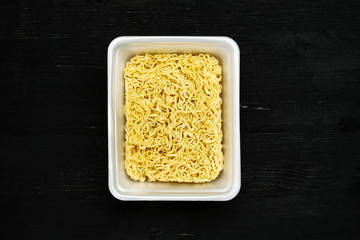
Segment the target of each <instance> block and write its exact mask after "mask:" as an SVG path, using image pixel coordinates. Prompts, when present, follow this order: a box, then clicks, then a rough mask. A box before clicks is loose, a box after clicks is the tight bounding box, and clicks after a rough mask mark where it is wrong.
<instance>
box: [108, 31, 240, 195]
mask: <svg viewBox="0 0 360 240" xmlns="http://www.w3.org/2000/svg"><path fill="white" fill-rule="evenodd" d="M146 53H151V54H155V53H179V54H181V53H192V54H199V53H208V54H210V55H212V56H214V57H216V58H217V59H218V60H219V62H220V66H221V67H222V69H223V73H222V81H221V84H222V86H223V89H222V93H221V98H222V100H223V103H222V119H223V122H222V129H223V136H224V137H223V144H224V148H223V153H224V169H223V170H222V171H221V173H220V175H219V176H218V177H217V178H216V179H215V180H213V181H211V182H208V183H162V182H144V183H141V182H137V181H134V180H132V179H131V178H130V177H129V176H128V175H127V173H126V171H125V167H124V157H125V156H124V141H125V131H124V126H125V115H124V109H123V108H124V104H125V94H124V77H123V75H124V69H125V63H126V62H127V61H129V60H130V59H131V58H132V57H134V56H135V55H137V54H146ZM108 134H109V136H108V137H109V141H108V142H109V189H110V192H111V193H112V195H113V196H114V197H115V198H117V199H120V200H178V201H197V200H200V201H227V200H230V199H232V198H234V197H235V196H236V195H237V194H238V192H239V191H240V186H241V171H240V50H239V47H238V45H237V44H236V42H235V41H234V40H232V39H231V38H228V37H118V38H116V39H114V40H113V41H112V42H111V43H110V45H109V48H108Z"/></svg>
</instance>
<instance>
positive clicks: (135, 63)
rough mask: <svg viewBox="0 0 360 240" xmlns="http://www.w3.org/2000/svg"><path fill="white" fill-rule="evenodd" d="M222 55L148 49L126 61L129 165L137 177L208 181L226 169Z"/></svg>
mask: <svg viewBox="0 0 360 240" xmlns="http://www.w3.org/2000/svg"><path fill="white" fill-rule="evenodd" d="M221 74H222V68H221V66H220V65H219V61H218V60H217V59H216V58H215V57H213V56H210V55H208V54H199V55H192V54H146V55H137V56H135V57H133V58H132V59H130V60H129V61H128V62H127V63H126V68H125V73H124V80H125V117H126V124H125V169H126V172H127V174H128V175H129V176H130V177H131V178H132V179H134V180H136V181H140V182H144V181H159V182H194V183H204V182H209V181H212V180H214V179H215V178H216V177H217V176H218V175H219V173H220V172H221V170H222V169H223V164H224V163H223V152H222V148H223V145H222V138H223V133H222V129H221V123H222V119H221V103H222V100H221V97H220V93H221V89H222V86H221V83H220V82H221Z"/></svg>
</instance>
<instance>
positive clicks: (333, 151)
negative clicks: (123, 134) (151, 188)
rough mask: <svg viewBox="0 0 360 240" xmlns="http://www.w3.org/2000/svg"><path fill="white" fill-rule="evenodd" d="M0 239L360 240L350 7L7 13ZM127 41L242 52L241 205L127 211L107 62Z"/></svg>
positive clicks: (152, 6)
mask: <svg viewBox="0 0 360 240" xmlns="http://www.w3.org/2000/svg"><path fill="white" fill-rule="evenodd" d="M0 9H1V14H0V17H1V21H0V26H1V28H0V44H1V45H0V46H1V54H0V59H1V65H0V71H1V81H0V84H1V85H0V97H1V101H0V109H1V125H0V128H1V135H0V136H1V142H0V148H1V155H0V171H1V172H0V188H1V189H0V190H1V191H0V199H1V200H0V201H1V202H0V203H1V204H0V206H1V209H0V216H1V225H0V226H1V229H0V232H1V233H0V234H1V237H0V238H1V239H239V238H240V239H360V230H359V228H360V220H359V218H360V208H359V203H360V79H359V77H360V71H359V70H360V68H359V66H360V41H359V35H360V20H359V15H360V10H359V9H360V5H359V4H358V3H357V1H271V0H269V1H235V0H233V1H230V0H223V1H210V0H207V1H206V0H203V1H183V2H181V3H180V2H179V1H173V0H169V1H160V0H159V1H140V0H132V1H121V2H120V1H119V2H113V1H102V0H98V1H96V0H93V1H92V0H89V1H84V0H77V1H70V0H54V1H43V2H41V3H40V2H38V1H3V2H1V3H0ZM125 35H195V36H229V37H231V38H233V39H234V40H235V41H236V42H237V43H238V44H239V46H240V48H241V98H240V103H241V106H242V107H241V146H242V189H241V192H240V194H239V195H238V196H237V197H236V198H235V199H233V200H232V201H230V202H122V201H118V200H116V199H115V198H113V197H112V196H111V194H110V192H109V191H108V187H107V166H108V163H107V92H106V87H107V76H106V54H107V47H108V44H109V43H110V41H111V40H112V39H114V38H115V37H118V36H125Z"/></svg>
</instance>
